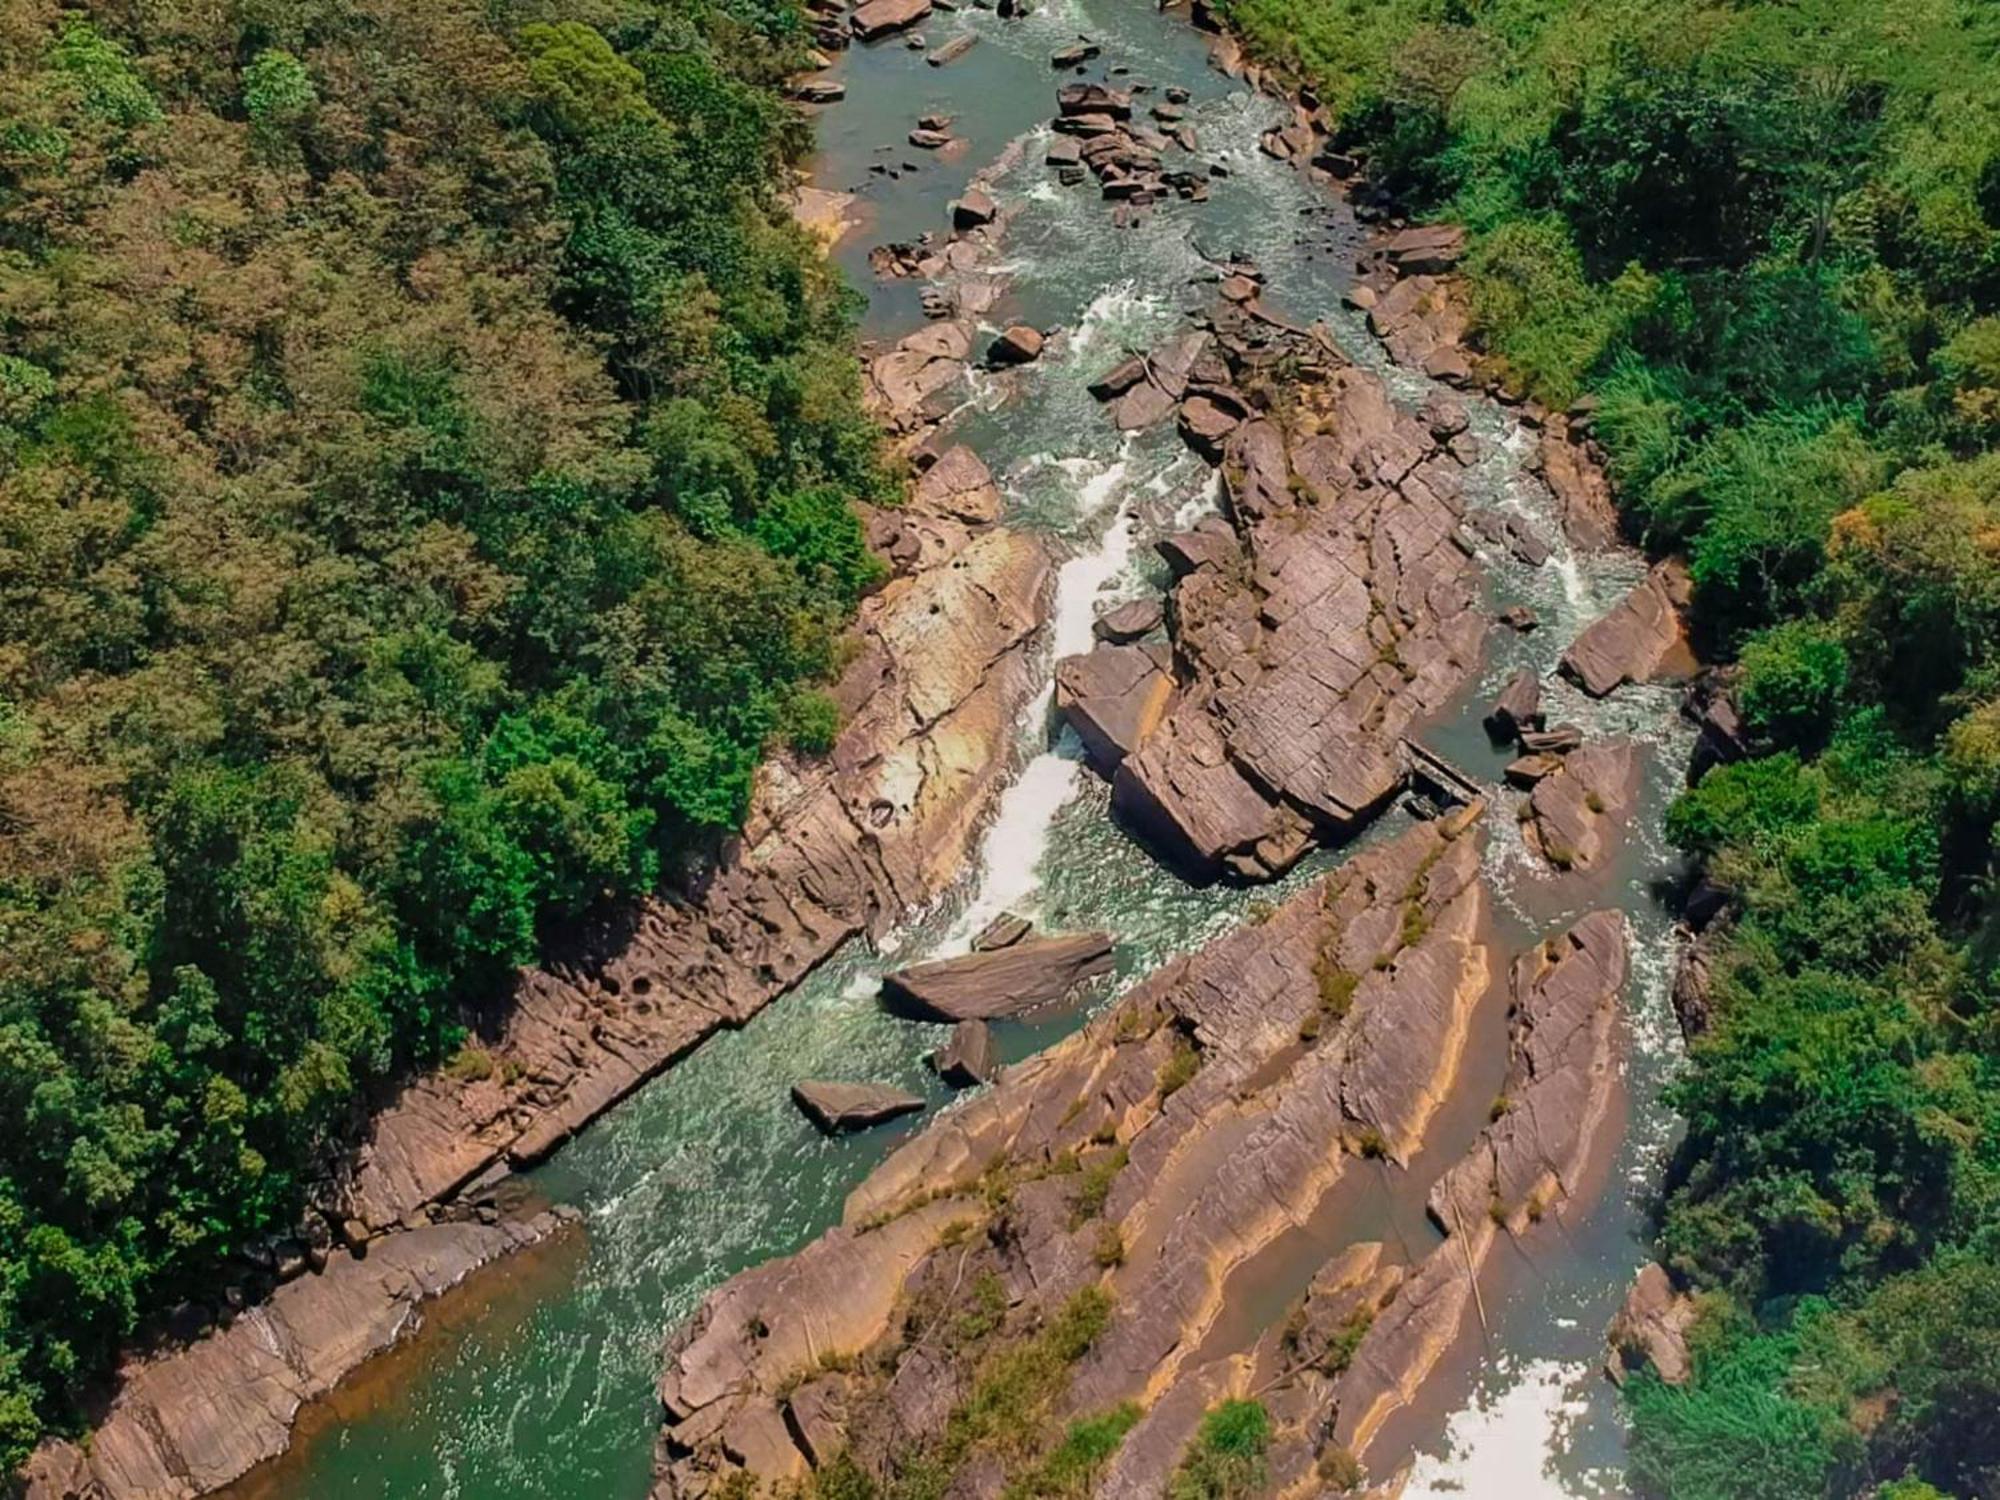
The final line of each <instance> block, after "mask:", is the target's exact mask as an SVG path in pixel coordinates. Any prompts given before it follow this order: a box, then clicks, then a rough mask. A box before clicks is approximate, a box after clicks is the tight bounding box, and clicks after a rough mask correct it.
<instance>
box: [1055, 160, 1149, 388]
mask: <svg viewBox="0 0 2000 1500" xmlns="http://www.w3.org/2000/svg"><path fill="white" fill-rule="evenodd" d="M1050 149H1051V150H1053V149H1054V148H1053V147H1051V148H1050ZM1145 378H1146V362H1145V360H1143V359H1141V358H1139V356H1138V355H1136V354H1135V355H1133V356H1131V357H1130V358H1129V359H1121V360H1120V361H1119V362H1118V363H1117V364H1115V365H1113V366H1112V367H1111V368H1110V369H1108V370H1106V371H1105V372H1104V373H1103V374H1102V375H1100V376H1098V377H1097V379H1095V380H1093V381H1091V383H1090V394H1091V395H1093V396H1095V397H1096V398H1097V399H1098V400H1099V401H1109V400H1110V399H1111V398H1112V397H1114V396H1122V395H1124V394H1125V392H1127V391H1129V390H1131V389H1132V387H1133V386H1135V385H1137V384H1138V383H1139V382H1140V381H1142V380H1144V379H1145Z"/></svg>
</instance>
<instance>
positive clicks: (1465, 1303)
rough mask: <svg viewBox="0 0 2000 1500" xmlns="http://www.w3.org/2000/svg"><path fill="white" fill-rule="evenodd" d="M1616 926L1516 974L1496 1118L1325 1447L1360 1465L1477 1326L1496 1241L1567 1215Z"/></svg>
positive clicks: (1356, 1366)
mask: <svg viewBox="0 0 2000 1500" xmlns="http://www.w3.org/2000/svg"><path fill="white" fill-rule="evenodd" d="M1625 975H1626V932H1625V919H1624V917H1623V916H1622V915H1620V914H1619V913H1617V912H1608V911H1601V912H1593V913H1592V914H1591V915H1589V916H1587V917H1585V918H1584V919H1583V920H1582V921H1581V922H1579V923H1577V925H1576V926H1575V927H1574V928H1572V929H1571V930H1570V932H1569V933H1567V934H1566V935H1565V936H1563V937H1560V938H1556V939H1552V940H1551V941H1550V942H1548V943H1546V944H1543V945H1541V946H1539V947H1537V948H1535V949H1534V950H1531V951H1530V952H1529V953H1527V954H1524V955H1522V957H1521V958H1520V959H1518V960H1517V961H1516V962H1515V965H1514V970H1513V995H1514V1007H1513V1021H1512V1053H1513V1061H1512V1065H1511V1068H1510V1070H1509V1076H1508V1082H1507V1088H1506V1095H1505V1108H1504V1110H1503V1112H1502V1113H1501V1114H1500V1116H1499V1118H1498V1119H1496V1120H1495V1121H1494V1123H1493V1124H1492V1125H1490V1126H1488V1127H1487V1129H1486V1130H1485V1131H1484V1132H1482V1134H1481V1136H1480V1138H1479V1140H1478V1142H1477V1143H1476V1144H1475V1145H1474V1146H1473V1148H1472V1150H1471V1151H1470V1152H1469V1153H1468V1154H1467V1155H1466V1157H1465V1158H1464V1160H1462V1161H1461V1162H1459V1163H1458V1164H1457V1165H1456V1166H1454V1167H1453V1168H1452V1169H1451V1170H1450V1171H1449V1172H1447V1173H1446V1174H1445V1175H1444V1177H1443V1178H1441V1179H1440V1180H1439V1181H1438V1183H1437V1185H1436V1186H1435V1187H1433V1188H1432V1190H1431V1195H1430V1203H1429V1206H1430V1213H1431V1217H1432V1219H1433V1220H1435V1221H1436V1223H1437V1225H1438V1227H1439V1228H1440V1229H1441V1230H1443V1231H1444V1232H1445V1235H1446V1239H1445V1241H1444V1243H1443V1244H1442V1245H1440V1246H1438V1248H1436V1249H1435V1250H1433V1251H1432V1252H1431V1253H1430V1254H1429V1256H1427V1257H1426V1258H1425V1259H1424V1260H1423V1261H1422V1262H1421V1263H1420V1264H1418V1265H1417V1266H1416V1267H1415V1268H1414V1269H1413V1270H1412V1272H1411V1274H1410V1275H1409V1277H1408V1278H1407V1279H1406V1280H1405V1281H1404V1282H1403V1284H1402V1286H1401V1288H1400V1289H1399V1290H1398V1292H1397V1294H1396V1297H1395V1299H1394V1301H1392V1302H1391V1303H1389V1304H1388V1306H1387V1307H1385V1308H1383V1309H1382V1310H1381V1311H1380V1312H1379V1313H1378V1314H1377V1315H1376V1316H1375V1318H1374V1319H1373V1321H1372V1322H1371V1323H1370V1325H1369V1327H1368V1332H1367V1334H1366V1335H1365V1336H1364V1337H1363V1338H1362V1340H1361V1342H1360V1344H1359V1345H1358V1347H1357V1348H1356V1349H1355V1351H1354V1355H1353V1359H1352V1361H1351V1362H1350V1363H1349V1365H1348V1368H1347V1369H1346V1371H1345V1372H1344V1373H1343V1374H1342V1375H1341V1376H1340V1378H1339V1380H1338V1381H1337V1383H1336V1384H1335V1387H1334V1390H1333V1393H1332V1404H1333V1411H1334V1421H1333V1439H1334V1441H1335V1442H1337V1443H1339V1444H1341V1445H1342V1446H1344V1447H1346V1448H1347V1449H1349V1450H1350V1451H1351V1452H1353V1453H1355V1454H1357V1455H1360V1456H1361V1457H1363V1458H1364V1459H1365V1458H1367V1457H1368V1456H1369V1453H1368V1449H1369V1445H1370V1443H1371V1441H1372V1440H1373V1438H1374V1437H1375V1435H1376V1434H1377V1433H1378V1432H1380V1430H1381V1428H1382V1424H1383V1423H1384V1422H1385V1421H1386V1420H1387V1419H1388V1417H1389V1416H1390V1415H1391V1414H1392V1413H1393V1412H1394V1411H1396V1410H1397V1409H1398V1408H1399V1407H1402V1406H1405V1405H1407V1404H1408V1403H1409V1402H1410V1401H1411V1400H1412V1399H1413V1398H1414V1397H1415V1395H1416V1393H1417V1391H1418V1390H1419V1389H1420V1388H1421V1387H1422V1385H1423V1382H1424V1380H1425V1379H1426V1378H1427V1377H1428V1376H1429V1374H1430V1372H1431V1371H1432V1370H1433V1369H1434V1368H1435V1367H1436V1365H1437V1362H1438V1360H1439V1359H1440V1358H1442V1357H1443V1355H1444V1352H1445V1351H1446V1350H1447V1349H1448V1348H1450V1347H1451V1345H1452V1343H1453V1342H1454V1341H1455V1340H1456V1339H1457V1338H1458V1336H1459V1335H1460V1333H1461V1332H1462V1331H1463V1330H1464V1329H1465V1327H1466V1326H1467V1324H1468V1322H1469V1321H1470V1320H1471V1318H1472V1317H1474V1316H1475V1315H1478V1316H1482V1317H1483V1313H1481V1312H1480V1310H1479V1307H1478V1305H1477V1301H1476V1296H1475V1291H1474V1286H1475V1278H1477V1276H1478V1274H1479V1272H1480V1270H1481V1268H1483V1267H1484V1265H1485V1263H1486V1260H1487V1258H1488V1256H1489V1255H1490V1253H1491V1251H1492V1249H1493V1246H1494V1244H1495V1243H1496V1242H1497V1240H1498V1238H1499V1236H1500V1235H1501V1234H1502V1233H1503V1232H1504V1233H1507V1234H1511V1235H1514V1236H1516V1237H1522V1236H1525V1235H1527V1234H1528V1233H1530V1231H1531V1229H1532V1227H1533V1226H1534V1225H1535V1224H1537V1223H1538V1222H1540V1221H1541V1220H1542V1219H1543V1218H1545V1217H1547V1216H1548V1215H1550V1214H1554V1215H1555V1216H1556V1217H1558V1218H1561V1217H1563V1216H1564V1215H1566V1214H1567V1213H1568V1212H1569V1211H1570V1210H1571V1208H1572V1206H1573V1205H1574V1204H1575V1203H1576V1202H1577V1201H1578V1195H1579V1194H1580V1192H1581V1191H1582V1189H1583V1186H1584V1182H1585V1175H1586V1171H1587V1168H1588V1166H1589V1163H1590V1161H1591V1159H1592V1157H1593V1155H1594V1154H1596V1153H1597V1152H1599V1151H1601V1150H1602V1147H1603V1141H1602V1136H1603V1135H1604V1133H1605V1128H1606V1124H1607V1121H1608V1118H1609V1116H1610V1113H1611V1101H1612V1097H1613V1092H1614V1089H1615V1087H1616V1041H1615V1034H1616V1020H1617V1000H1618V995H1619V993H1620V991H1622V990H1623V988H1624V985H1625Z"/></svg>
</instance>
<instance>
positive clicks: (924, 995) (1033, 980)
mask: <svg viewBox="0 0 2000 1500" xmlns="http://www.w3.org/2000/svg"><path fill="white" fill-rule="evenodd" d="M1110 971H1111V934H1110V933H1108V932H1066V933H1060V934H1057V935H1056V936H1053V937H1025V938H1022V939H1021V940H1020V941H1018V942H1014V943H1009V944H1008V945H1007V946H1006V947H1004V948H995V949H990V950H988V951H986V952H984V953H966V954H961V955H960V956H959V957H957V958H938V959H932V960H931V961H930V962H928V963H921V964H916V965H913V966H912V967H910V968H907V969H897V970H896V971H895V972H893V973H890V974H885V975H883V976H882V998H883V1000H884V1001H885V1002H886V1003H887V1004H888V1006H889V1008H890V1009H892V1010H895V1011H897V1012H899V1013H901V1014H904V1015H908V1016H912V1017H914V1018H915V1019H917V1020H920V1021H970V1020H990V1019H992V1018H993V1017H995V1016H1018V1015H1023V1014H1025V1013H1026V1012H1028V1011H1032V1010H1038V1009H1040V1008H1041V1007H1043V1006H1045V1005H1053V1004H1055V1003H1056V1002H1057V1001H1059V1000H1062V999H1064V998H1065V997H1067V996H1068V994H1069V992H1070V991H1071V990H1073V989H1075V988H1076V987H1077V986H1078V985H1080V984H1082V983H1083V982H1084V981H1085V980H1086V979H1092V978H1095V977H1096V976H1097V975H1099V974H1107V973H1109V972H1110Z"/></svg>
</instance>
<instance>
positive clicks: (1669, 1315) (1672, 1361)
mask: <svg viewBox="0 0 2000 1500" xmlns="http://www.w3.org/2000/svg"><path fill="white" fill-rule="evenodd" d="M1694 1319H1695V1304H1694V1299H1693V1298H1692V1297H1689V1296H1688V1295H1687V1294H1686V1293H1685V1292H1678V1291H1675V1290H1674V1284H1673V1282H1672V1280H1671V1279H1670V1278H1669V1277H1668V1276H1667V1273H1666V1269H1665V1268H1664V1267H1663V1266H1661V1265H1660V1264H1659V1262H1657V1261H1648V1262H1647V1263H1646V1264H1645V1265H1643V1266H1641V1267H1640V1268H1639V1274H1638V1276H1637V1277H1635V1278H1634V1279H1633V1282H1632V1289H1631V1290H1630V1291H1629V1292H1627V1293H1626V1294H1625V1305H1624V1306H1623V1307H1621V1308H1620V1309H1619V1310H1618V1316H1617V1317H1615V1318H1613V1319H1612V1320H1611V1328H1610V1330H1609V1333H1608V1334H1607V1342H1609V1344H1610V1345H1611V1352H1610V1354H1609V1356H1608V1357H1607V1358H1606V1359H1605V1362H1604V1368H1605V1373H1606V1374H1608V1375H1610V1377H1611V1378H1612V1380H1614V1381H1615V1382H1617V1383H1618V1384H1619V1385H1623V1384H1624V1383H1625V1382H1626V1381H1627V1380H1629V1379H1630V1378H1631V1377H1632V1376H1633V1375H1635V1374H1637V1373H1638V1372H1639V1371H1641V1370H1648V1369H1650V1370H1651V1371H1652V1372H1653V1373H1654V1374H1655V1375H1657V1376H1659V1377H1660V1379H1661V1380H1663V1381H1665V1382H1666V1383H1667V1384H1668V1385H1685V1384H1687V1380H1688V1377H1689V1376H1690V1375H1692V1374H1693V1373H1694V1364H1693V1361H1692V1360H1691V1359H1690V1358H1689V1356H1688V1343H1687V1334H1688V1329H1689V1328H1690V1327H1691V1326H1692V1325H1693V1323H1694Z"/></svg>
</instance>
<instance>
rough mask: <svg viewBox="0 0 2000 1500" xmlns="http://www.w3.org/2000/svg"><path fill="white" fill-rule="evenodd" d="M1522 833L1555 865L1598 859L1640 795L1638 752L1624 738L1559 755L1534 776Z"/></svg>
mask: <svg viewBox="0 0 2000 1500" xmlns="http://www.w3.org/2000/svg"><path fill="white" fill-rule="evenodd" d="M1534 785H1535V789H1534V791H1533V792H1532V793H1531V794H1530V795H1529V797H1528V807H1527V812H1528V816H1527V819H1526V821H1524V822H1523V823H1522V824H1521V836H1522V838H1523V840H1524V841H1525V842H1526V843H1527V845H1528V847H1529V848H1531V849H1533V850H1534V851H1535V852H1536V853H1537V854H1539V855H1541V856H1542V858H1543V859H1545V860H1547V861H1548V862H1549V864H1551V865H1552V866H1554V867H1555V868H1556V869H1558V870H1590V869H1595V868H1596V867H1598V866H1599V865H1602V864H1603V863H1604V861H1605V860H1606V859H1607V858H1608V857H1609V856H1610V853H1611V851H1612V850H1613V849H1614V848H1615V847H1616V846H1617V843H1618V840H1619V838H1620V836H1621V835H1622V834H1623V833H1624V830H1625V828H1626V826H1627V825H1628V824H1629V822H1630V821H1631V816H1632V808H1633V805H1634V804H1635V803H1636V802H1637V800H1638V795H1639V753H1638V750H1637V749H1636V748H1635V747H1634V746H1633V745H1632V743H1631V742H1630V741H1629V740H1604V741H1600V742H1599V743H1597V744H1593V745H1586V746H1584V748H1582V749H1581V750H1574V751H1571V752H1570V753H1569V754H1567V755H1565V756H1563V757H1561V759H1560V761H1559V762H1558V764H1557V767H1556V769H1555V771H1554V772H1553V773H1551V774H1549V775H1546V776H1543V777H1542V778H1541V779H1539V780H1538V781H1536V782H1535V784H1534Z"/></svg>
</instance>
